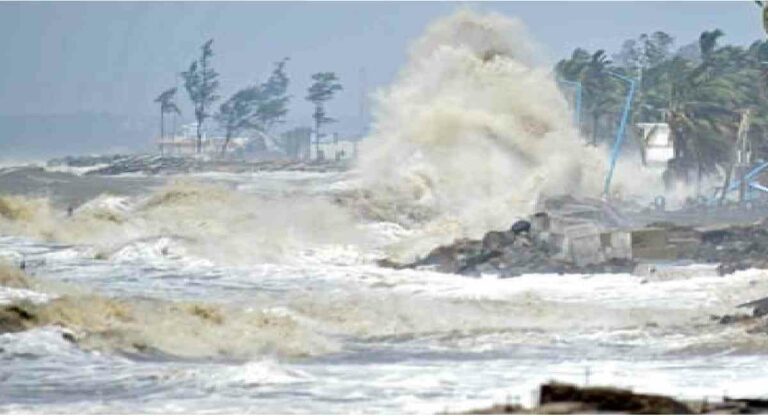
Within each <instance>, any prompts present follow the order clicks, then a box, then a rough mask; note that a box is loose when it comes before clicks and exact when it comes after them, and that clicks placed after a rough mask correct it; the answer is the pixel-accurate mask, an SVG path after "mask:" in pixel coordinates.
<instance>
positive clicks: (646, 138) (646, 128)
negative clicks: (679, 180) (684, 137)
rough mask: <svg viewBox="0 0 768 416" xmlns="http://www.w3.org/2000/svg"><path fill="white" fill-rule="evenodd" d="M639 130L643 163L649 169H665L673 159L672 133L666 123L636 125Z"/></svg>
mask: <svg viewBox="0 0 768 416" xmlns="http://www.w3.org/2000/svg"><path fill="white" fill-rule="evenodd" d="M637 127H638V128H639V129H640V130H641V136H640V137H641V140H642V152H643V161H644V162H645V164H646V166H650V167H663V168H666V167H667V162H668V161H669V160H670V159H672V158H674V157H675V146H674V142H673V140H672V134H671V133H672V132H671V130H670V129H669V124H667V123H638V124H637Z"/></svg>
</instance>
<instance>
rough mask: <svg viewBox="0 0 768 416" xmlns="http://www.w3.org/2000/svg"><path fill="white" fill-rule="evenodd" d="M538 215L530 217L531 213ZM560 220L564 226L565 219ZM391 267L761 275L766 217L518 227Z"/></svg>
mask: <svg viewBox="0 0 768 416" xmlns="http://www.w3.org/2000/svg"><path fill="white" fill-rule="evenodd" d="M537 215H538V214H537ZM566 221H567V220H566ZM381 264H382V265H384V266H390V267H395V268H427V269H432V270H435V271H439V272H444V273H455V274H462V275H467V276H479V275H482V274H495V275H498V276H499V277H512V276H518V275H521V274H529V273H590V274H593V273H632V272H636V273H638V270H637V269H636V268H637V266H638V265H641V264H642V265H645V266H647V265H649V264H650V265H658V267H669V265H672V264H705V265H712V267H713V270H714V271H715V272H717V273H719V274H720V275H725V274H730V273H733V272H735V271H738V270H745V269H750V268H757V269H768V219H765V220H762V221H758V222H755V223H752V224H747V225H728V224H726V225H717V226H713V225H708V226H702V227H697V226H680V225H675V224H672V223H652V224H648V225H646V226H644V227H632V228H615V227H614V228H601V227H600V225H599V224H595V223H582V224H576V225H572V226H567V227H564V231H559V230H558V231H555V232H552V231H551V230H546V231H541V230H538V229H536V228H535V227H534V228H533V229H532V228H531V226H530V223H528V222H527V221H519V222H518V223H516V224H514V225H513V226H512V227H511V228H510V229H509V230H506V231H491V232H488V233H486V234H485V236H483V238H482V239H479V240H473V239H459V240H456V241H454V242H453V243H452V244H448V245H444V246H440V247H437V248H435V249H433V250H432V251H430V252H429V253H428V254H427V255H426V256H424V257H423V258H419V259H418V260H416V261H414V262H412V263H408V264H396V263H394V262H391V261H382V262H381Z"/></svg>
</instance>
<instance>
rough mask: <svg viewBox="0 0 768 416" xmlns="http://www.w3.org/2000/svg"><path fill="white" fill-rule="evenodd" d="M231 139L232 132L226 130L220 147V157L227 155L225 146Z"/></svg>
mask: <svg viewBox="0 0 768 416" xmlns="http://www.w3.org/2000/svg"><path fill="white" fill-rule="evenodd" d="M231 138H232V131H231V130H229V129H227V134H226V136H224V145H223V146H221V155H222V156H224V155H225V154H226V153H227V146H228V145H229V139H231Z"/></svg>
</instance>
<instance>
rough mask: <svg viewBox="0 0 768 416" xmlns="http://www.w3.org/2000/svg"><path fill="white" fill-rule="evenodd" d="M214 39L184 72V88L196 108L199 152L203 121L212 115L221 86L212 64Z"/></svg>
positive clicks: (209, 41)
mask: <svg viewBox="0 0 768 416" xmlns="http://www.w3.org/2000/svg"><path fill="white" fill-rule="evenodd" d="M211 45H213V39H210V40H208V41H207V42H205V44H204V45H203V46H202V47H201V48H200V49H201V54H200V57H199V58H198V59H196V60H194V61H192V63H191V64H190V65H189V69H188V70H186V71H184V72H182V73H181V76H182V77H183V78H184V88H185V89H186V90H187V93H188V94H189V99H190V100H191V101H192V104H193V105H194V108H195V120H196V121H197V131H196V133H197V153H200V152H201V151H202V148H203V134H202V131H203V123H204V122H205V120H206V119H207V118H208V117H210V116H211V115H210V113H209V111H210V107H211V106H212V105H213V103H214V102H216V100H218V99H219V96H218V95H216V90H217V89H218V88H219V81H218V80H217V78H218V76H219V74H218V73H217V72H216V71H215V70H214V69H213V67H212V66H211V58H212V57H213V49H212V47H211Z"/></svg>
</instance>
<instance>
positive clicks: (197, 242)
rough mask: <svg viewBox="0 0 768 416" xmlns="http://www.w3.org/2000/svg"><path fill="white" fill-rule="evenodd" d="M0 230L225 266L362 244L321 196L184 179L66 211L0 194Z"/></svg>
mask: <svg viewBox="0 0 768 416" xmlns="http://www.w3.org/2000/svg"><path fill="white" fill-rule="evenodd" d="M0 233H7V234H11V235H26V236H31V237H34V238H41V239H44V240H49V241H56V242H64V243H70V244H86V245H90V246H91V247H93V248H94V249H95V250H96V252H95V253H94V255H95V256H97V257H99V258H104V259H112V258H115V257H126V256H128V257H130V255H131V253H134V252H137V251H138V252H139V253H138V254H140V255H142V256H144V257H147V256H149V257H152V256H157V257H167V258H178V257H179V256H181V257H185V258H190V257H193V258H198V259H205V260H209V261H213V262H214V263H217V264H226V265H249V264H259V263H271V262H279V263H290V262H291V259H292V258H293V259H297V258H299V257H300V256H301V255H302V253H304V252H306V251H313V250H314V251H316V250H317V249H318V248H319V247H322V246H338V245H355V246H365V245H366V243H367V241H369V240H368V239H367V237H366V236H365V235H364V234H365V233H364V231H363V230H361V229H359V228H358V227H357V226H356V223H355V220H354V218H353V217H352V215H350V214H349V213H348V212H347V211H345V210H342V209H339V207H338V206H336V205H334V204H333V203H332V202H331V201H329V200H327V199H326V198H323V197H321V196H308V195H304V196H297V195H292V196H290V197H284V196H280V195H275V196H273V197H264V196H258V195H253V194H247V193H243V192H238V191H236V190H232V189H229V188H228V187H226V186H223V185H213V184H204V183H199V182H197V181H184V180H178V181H173V182H171V183H169V184H167V185H165V186H164V187H161V188H159V189H157V190H155V191H154V192H152V193H151V194H150V195H148V196H146V197H140V198H129V197H118V196H111V195H101V196H99V197H97V198H95V199H93V200H90V201H88V202H87V203H85V204H83V205H82V206H80V207H78V208H77V209H75V210H74V212H73V213H72V215H71V216H67V215H66V212H65V211H62V210H57V209H55V208H54V207H53V206H52V205H51V203H50V201H49V200H48V199H47V198H34V197H26V196H14V195H8V196H0ZM145 260H148V258H145ZM150 260H151V259H150Z"/></svg>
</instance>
